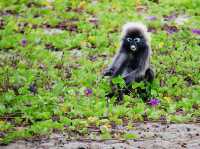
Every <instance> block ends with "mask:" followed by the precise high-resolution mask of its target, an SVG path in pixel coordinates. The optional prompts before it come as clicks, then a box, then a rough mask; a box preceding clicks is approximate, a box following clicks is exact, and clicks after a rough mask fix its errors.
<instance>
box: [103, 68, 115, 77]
mask: <svg viewBox="0 0 200 149" xmlns="http://www.w3.org/2000/svg"><path fill="white" fill-rule="evenodd" d="M113 74H114V69H113V68H107V69H106V70H104V72H103V76H112V75H113Z"/></svg>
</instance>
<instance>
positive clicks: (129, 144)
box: [0, 123, 200, 149]
mask: <svg viewBox="0 0 200 149" xmlns="http://www.w3.org/2000/svg"><path fill="white" fill-rule="evenodd" d="M119 129H120V128H119ZM122 129H123V128H122ZM130 133H134V134H137V135H138V136H139V137H138V139H135V140H127V141H124V142H123V141H119V140H106V141H91V140H85V141H69V140H66V139H65V138H66V137H65V136H66V134H52V135H51V136H50V137H49V138H48V139H47V138H43V139H41V140H37V141H24V140H19V141H17V142H15V143H11V144H9V145H7V146H0V149H61V148H62V149H63V148H64V149H182V148H188V149H200V124H165V125H163V124H158V123H146V124H143V123H137V124H135V129H134V130H132V131H130Z"/></svg>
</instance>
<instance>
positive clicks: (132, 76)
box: [123, 53, 148, 84]
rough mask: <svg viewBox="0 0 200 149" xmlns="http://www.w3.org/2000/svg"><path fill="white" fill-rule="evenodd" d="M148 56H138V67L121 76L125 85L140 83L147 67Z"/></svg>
mask: <svg viewBox="0 0 200 149" xmlns="http://www.w3.org/2000/svg"><path fill="white" fill-rule="evenodd" d="M147 65H148V54H147V53H144V54H142V55H140V59H139V63H138V67H137V68H136V69H134V70H133V71H131V72H130V73H128V74H126V75H124V76H123V78H124V80H125V82H126V84H130V83H131V82H133V81H140V80H141V79H143V78H144V76H145V72H146V68H147V67H148V66H147Z"/></svg>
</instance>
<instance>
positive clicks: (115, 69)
mask: <svg viewBox="0 0 200 149" xmlns="http://www.w3.org/2000/svg"><path fill="white" fill-rule="evenodd" d="M127 57H128V55H127V53H125V52H119V53H118V54H117V55H116V56H115V57H114V59H113V62H112V64H111V65H110V66H109V67H108V68H107V69H106V70H105V71H104V73H103V75H104V76H116V75H118V74H119V73H120V70H121V69H122V67H123V66H122V65H123V64H124V63H125V62H126V60H127Z"/></svg>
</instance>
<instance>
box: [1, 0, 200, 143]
mask: <svg viewBox="0 0 200 149" xmlns="http://www.w3.org/2000/svg"><path fill="white" fill-rule="evenodd" d="M199 8H200V1H199V0H176V1H174V0H165V1H159V0H135V1H133V0H123V1H121V0H85V1H81V0H71V1H70V0H42V1H40V0H2V1H0V142H1V143H2V144H8V143H9V142H11V141H13V140H16V139H22V138H26V139H27V138H33V137H39V136H43V135H48V134H51V133H52V132H56V131H67V132H69V136H68V137H69V138H71V139H74V138H80V137H89V138H91V139H96V136H97V135H98V134H99V135H100V137H101V139H109V138H114V139H133V138H136V137H137V136H135V135H134V134H129V133H126V132H113V131H112V128H113V127H116V126H117V125H123V126H125V127H126V128H127V129H134V126H133V125H132V123H133V122H136V121H141V122H143V121H163V122H176V123H178V122H197V121H199V118H200V57H199V55H200V38H199V37H200V21H199V20H200V12H199ZM128 21H141V22H143V23H144V24H146V25H147V26H148V30H149V32H151V37H152V41H151V44H152V45H151V46H152V51H153V55H152V66H153V67H154V69H155V70H156V78H155V80H154V81H153V83H152V84H151V88H150V90H149V91H150V97H149V100H148V101H147V102H144V101H143V100H142V99H141V97H140V96H139V95H138V94H137V92H136V90H137V88H145V86H144V84H143V83H134V84H133V92H132V94H131V95H129V96H128V95H127V96H125V99H124V101H123V103H122V104H114V102H115V98H112V99H111V100H110V101H109V103H107V100H106V98H105V95H106V93H107V92H108V91H109V90H110V86H109V84H108V80H107V79H106V78H104V79H103V78H102V76H101V74H102V71H103V70H104V68H106V66H107V65H108V64H109V63H110V62H111V59H112V57H113V55H114V54H115V52H116V50H117V48H119V43H120V31H121V26H122V25H123V24H125V23H126V22H128ZM115 81H116V82H118V83H120V84H122V85H123V81H122V80H121V79H120V78H117V79H116V80H115ZM91 130H99V131H92V132H90V131H91Z"/></svg>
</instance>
